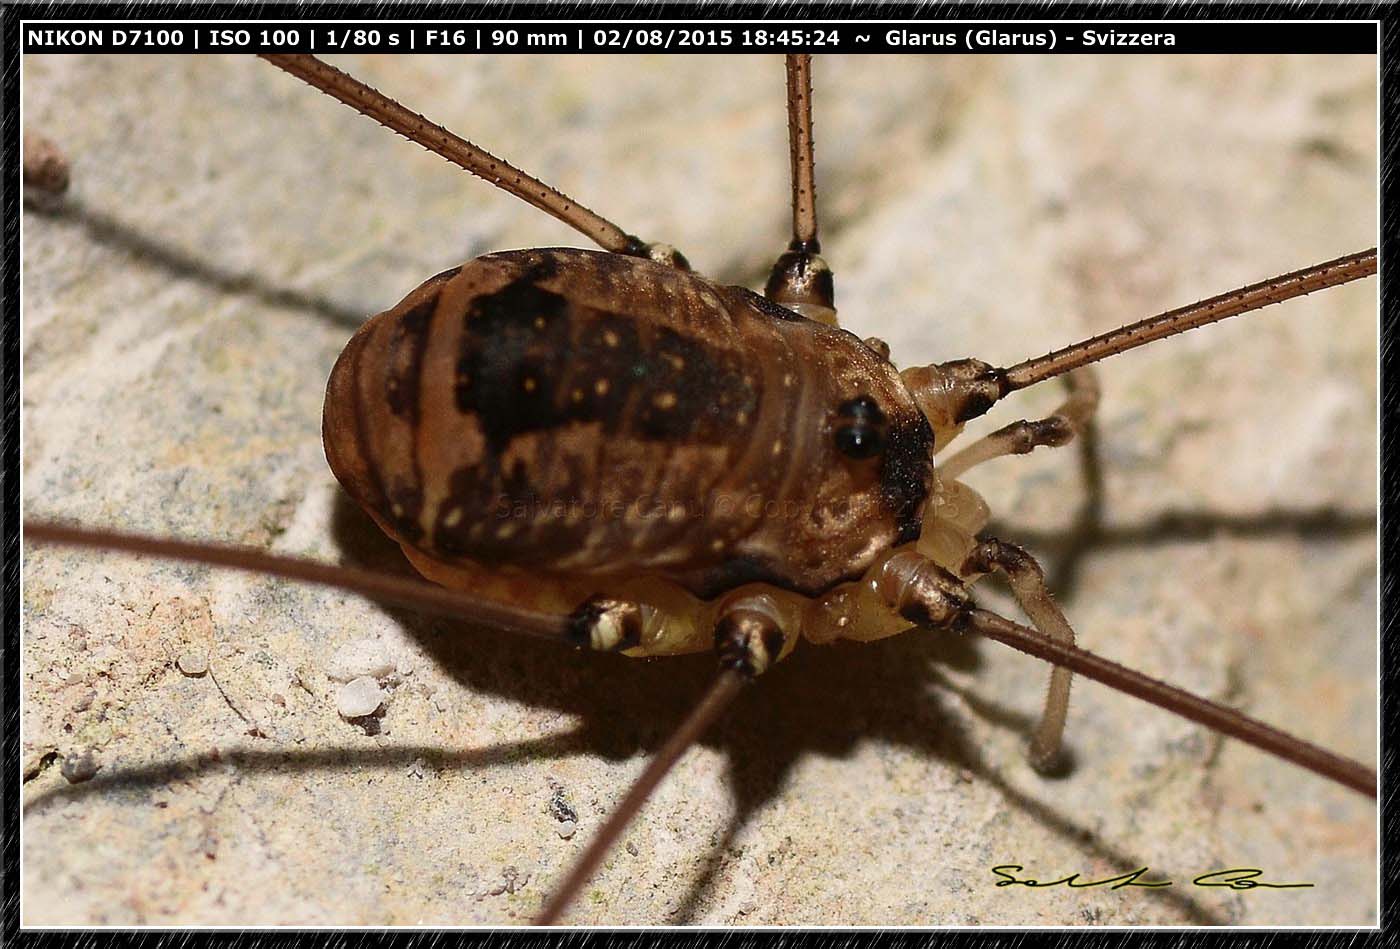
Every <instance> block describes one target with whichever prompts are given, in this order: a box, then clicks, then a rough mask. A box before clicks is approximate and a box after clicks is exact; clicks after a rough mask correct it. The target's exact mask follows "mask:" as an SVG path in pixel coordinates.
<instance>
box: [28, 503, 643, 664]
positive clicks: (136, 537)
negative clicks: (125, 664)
mask: <svg viewBox="0 0 1400 949" xmlns="http://www.w3.org/2000/svg"><path fill="white" fill-rule="evenodd" d="M22 533H23V537H24V540H25V542H26V543H41V544H61V545H64V546H69V547H91V548H96V549H98V550H116V551H122V552H125V553H131V554H141V555H144V556H148V557H163V558H166V559H170V560H186V561H192V562H194V563H203V564H209V565H210V566H214V567H231V568H233V569H235V570H249V571H252V572H254V573H265V574H269V575H271V576H274V577H283V578H285V579H288V580H297V581H300V582H302V583H316V584H321V585H322V586H330V587H336V588H338V589H341V590H348V591H350V592H351V593H358V594H360V595H362V596H367V597H370V598H371V599H376V600H381V601H383V602H386V603H393V604H395V605H398V606H407V607H410V608H412V609H416V610H423V611H425V612H429V613H437V614H440V615H443V616H455V617H458V618H460V619H465V620H469V621H471V622H474V623H481V624H483V625H486V626H492V627H496V628H499V629H504V630H507V631H510V632H518V633H526V634H529V635H532V636H543V637H545V638H549V639H559V640H565V641H577V640H582V643H581V644H587V643H588V641H589V639H590V633H591V631H590V629H589V628H588V627H589V626H590V625H592V624H593V623H594V622H595V621H601V620H603V619H604V618H606V619H607V620H609V621H612V622H616V619H615V618H616V616H617V612H616V610H615V609H610V610H607V611H606V612H605V611H602V610H597V609H594V610H591V611H588V612H586V613H585V612H584V611H582V610H581V611H580V612H579V613H578V614H575V615H574V616H563V615H558V614H554V613H543V612H539V611H536V610H526V609H520V608H518V607H513V606H506V605H504V604H500V603H495V602H492V601H490V600H485V599H482V598H481V597H478V596H475V595H473V594H470V593H463V592H460V591H458V590H448V589H445V588H443V587H440V586H438V585H436V584H433V583H428V582H426V581H422V580H407V579H404V578H402V577H395V576H391V575H389V574H384V573H376V572H375V571H372V570H361V569H359V568H356V567H339V566H335V565H334V564H327V563H318V562H317V561H314V560H306V559H304V558H301V557H284V556H280V555H278V554H269V553H267V552H266V551H263V550H258V549H257V548H254V547H235V546H233V545H230V544H208V543H198V542H190V541H179V540H165V539H163V538H159V537H146V536H143V535H141V534H127V533H121V532H117V531H107V530H90V529H87V528H82V527H70V526H68V525H65V524H55V523H51V522H48V521H38V520H27V521H25V522H24V527H23V531H22Z"/></svg>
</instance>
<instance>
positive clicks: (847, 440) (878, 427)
mask: <svg viewBox="0 0 1400 949" xmlns="http://www.w3.org/2000/svg"><path fill="white" fill-rule="evenodd" d="M833 434H834V436H835V438H836V448H837V450H839V451H840V452H841V453H842V454H843V455H845V456H846V457H848V458H857V459H859V458H873V457H875V456H876V455H878V454H879V453H880V452H882V451H884V449H885V413H884V412H881V411H880V406H879V405H877V404H876V403H875V400H874V399H872V398H870V396H868V395H861V396H857V397H856V398H854V399H851V400H850V401H849V402H842V403H841V404H840V405H839V406H837V408H836V426H835V430H834V433H833Z"/></svg>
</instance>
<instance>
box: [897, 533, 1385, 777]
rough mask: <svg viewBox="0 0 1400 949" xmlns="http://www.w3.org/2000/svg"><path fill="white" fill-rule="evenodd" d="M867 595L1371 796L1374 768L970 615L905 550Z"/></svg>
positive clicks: (940, 579) (957, 591)
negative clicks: (873, 592) (1061, 669)
mask: <svg viewBox="0 0 1400 949" xmlns="http://www.w3.org/2000/svg"><path fill="white" fill-rule="evenodd" d="M875 590H876V591H877V592H878V593H879V595H880V597H881V599H883V600H884V601H885V603H886V604H887V605H888V606H889V607H890V608H891V609H893V610H894V611H895V612H897V613H898V614H899V615H900V616H902V617H903V618H904V619H907V620H909V621H910V622H911V623H917V624H918V625H920V626H927V627H930V628H932V629H935V630H941V631H946V632H974V633H978V634H980V635H982V636H986V637H987V638H988V639H995V640H996V641H997V642H999V643H1002V644H1004V645H1007V646H1010V647H1011V648H1012V649H1017V650H1020V651H1021V652H1024V653H1027V654H1029V655H1032V656H1035V657H1037V658H1039V659H1044V660H1045V661H1047V662H1052V663H1054V664H1055V665H1057V666H1064V667H1065V668H1067V669H1069V670H1070V671H1072V672H1075V673H1077V674H1079V675H1082V676H1084V677H1085V678H1088V679H1094V680H1095V681H1098V682H1102V683H1103V684H1104V685H1107V686H1108V687H1110V688H1112V689H1117V690H1118V691H1119V692H1123V693H1125V694H1127V695H1131V696H1134V697H1135V698H1139V699H1141V700H1142V701H1144V702H1147V703H1148V704H1151V705H1155V706H1157V707H1158V708H1162V709H1165V710H1167V711H1168V712H1172V713H1174V714H1176V715H1179V716H1181V717H1182V718H1185V719H1188V720H1190V721H1193V722H1196V723H1197V724H1200V725H1204V726H1206V727H1207V728H1210V729H1213V730H1214V731H1217V732H1219V733H1220V734H1222V735H1225V736H1227V737H1230V738H1235V739H1238V740H1239V741H1242V742H1245V743H1246V744H1249V745H1253V746H1254V747H1256V748H1259V749H1261V750H1263V751H1266V752H1268V753H1270V754H1273V755H1277V756H1278V757H1280V758H1283V759H1284V760H1285V761H1291V762H1293V763H1294V764H1296V765H1298V766H1300V767H1302V768H1305V769H1307V770H1308V771H1311V772H1313V773H1314V774H1318V775H1321V776H1322V777H1324V778H1327V779H1329V780H1331V781H1336V782H1337V783H1338V784H1342V785H1345V786H1346V787H1349V788H1351V789H1352V790H1354V791H1357V792H1359V793H1361V794H1365V795H1366V796H1367V797H1371V798H1374V797H1375V796H1376V772H1375V770H1374V769H1372V768H1368V767H1366V766H1365V765H1363V764H1361V763H1360V762H1358V761H1353V760H1351V759H1350V758H1344V757H1342V756H1341V755H1335V754H1333V753H1332V752H1330V751H1327V750H1326V749H1324V748H1319V747H1318V746H1317V745H1314V744H1312V743H1311V742H1306V741H1303V740H1302V739H1301V738H1296V737H1294V736H1293V735H1289V734H1288V733H1286V732H1283V731H1280V730H1279V729H1277V728H1274V727H1272V726H1270V725H1266V724H1265V723H1264V722H1261V721H1259V720H1258V719H1256V718H1251V717H1249V716H1248V715H1245V714H1244V713H1242V712H1239V711H1237V710H1235V709H1232V708H1227V707H1225V706H1224V705H1221V704H1220V703H1218V702H1212V701H1210V700H1209V699H1205V698H1202V697H1200V696H1198V695H1193V694H1192V693H1190V692H1187V691H1186V690H1184V689H1178V688H1176V687H1175V686H1171V685H1168V684H1166V683H1165V682H1161V681H1158V680H1157V679H1153V678H1151V677H1150V676H1146V675H1143V674H1142V673H1141V672H1137V671H1135V670H1133V669H1129V668H1127V667H1126V666H1121V665H1119V664H1118V663H1116V662H1113V661H1112V660H1109V659H1104V658H1103V657H1102V656H1096V655H1094V654H1093V653H1091V652H1087V651H1085V650H1083V649H1080V648H1079V647H1077V646H1067V645H1065V644H1063V643H1060V642H1056V641H1055V640H1054V639H1051V638H1049V637H1047V636H1045V635H1044V634H1043V633H1041V632H1039V631H1038V630H1034V629H1030V628H1028V627H1025V626H1022V625H1020V624H1019V623H1013V622H1011V620H1009V619H1006V618H1005V617H1003V616H998V615H997V614H996V613H992V612H989V611H987V610H982V609H977V608H976V607H974V606H973V604H972V598H971V596H970V595H969V594H968V592H967V587H966V585H965V584H963V582H962V581H961V580H959V579H958V578H957V577H955V576H953V574H951V573H949V572H948V571H947V570H944V569H943V568H942V567H940V566H938V564H936V563H934V562H933V561H932V560H929V559H928V558H927V557H924V556H921V555H920V554H917V553H914V552H913V551H904V552H901V553H898V554H895V555H894V556H893V557H891V558H890V559H889V560H887V561H885V563H884V564H883V565H882V566H881V569H880V570H879V572H878V573H877V574H876V576H875Z"/></svg>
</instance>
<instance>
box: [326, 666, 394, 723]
mask: <svg viewBox="0 0 1400 949" xmlns="http://www.w3.org/2000/svg"><path fill="white" fill-rule="evenodd" d="M384 698H385V696H384V690H383V689H381V688H380V687H379V683H378V682H375V681H374V680H373V679H371V678H370V677H369V676H361V677H360V678H358V679H352V680H351V681H349V682H347V683H345V684H344V685H342V686H341V687H340V689H339V690H338V691H337V692H336V693H335V708H336V711H337V712H339V713H340V717H341V718H363V717H364V716H366V715H373V714H374V713H375V711H376V710H377V709H378V708H379V706H381V705H383V704H384Z"/></svg>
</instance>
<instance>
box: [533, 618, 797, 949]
mask: <svg viewBox="0 0 1400 949" xmlns="http://www.w3.org/2000/svg"><path fill="white" fill-rule="evenodd" d="M635 610H636V605H635V604H629V603H624V602H622V601H617V600H607V599H604V598H601V597H595V598H594V599H591V600H589V601H588V602H587V603H585V604H584V605H583V606H582V607H580V608H579V609H578V610H576V611H575V612H574V614H573V615H574V617H576V618H577V624H578V631H577V632H575V633H574V634H573V635H574V637H575V639H576V641H577V640H578V639H579V638H582V637H584V636H586V637H587V638H588V639H589V641H590V642H591V641H593V640H594V637H595V635H596V636H597V637H598V640H597V641H602V642H606V641H609V640H610V639H611V638H612V637H613V635H614V633H613V630H614V629H616V628H622V629H626V628H627V627H628V626H629V625H630V623H631V620H632V617H633V616H634V615H635V612H634V611H635ZM637 628H638V629H640V622H638V626H637ZM796 635H797V630H787V631H785V630H784V629H783V628H782V621H781V617H780V616H779V615H778V613H777V611H776V610H775V609H773V607H772V603H771V602H770V601H769V600H768V598H767V597H764V596H761V595H758V596H740V597H736V598H735V599H733V600H732V601H731V602H729V603H727V604H725V605H724V606H723V607H722V608H721V610H720V615H719V618H718V619H717V620H716V622H715V650H716V653H717V656H718V658H719V665H720V671H719V675H718V676H717V677H716V678H715V681H714V684H713V685H711V686H710V689H709V691H708V692H706V693H705V695H704V697H703V698H701V699H700V701H699V703H698V704H697V705H696V706H695V708H694V709H692V710H691V712H690V714H689V715H687V716H686V718H685V721H683V722H682V723H681V725H680V727H679V728H677V729H676V731H675V732H674V733H673V734H672V735H671V737H670V738H668V739H667V740H666V744H664V745H662V746H661V750H660V751H658V752H657V753H656V755H655V756H654V757H653V758H652V759H651V761H649V762H647V766H646V768H645V770H643V771H642V774H641V776H640V777H639V778H637V780H636V782H634V783H633V785H632V787H631V788H629V789H628V791H627V795H626V796H625V797H624V798H623V799H622V802H621V803H620V804H618V805H617V808H616V809H615V810H614V811H613V812H612V813H611V814H610V815H608V819H607V821H606V822H604V824H603V826H602V827H601V828H600V829H599V830H598V834H597V836H595V837H594V838H593V839H592V840H591V841H589V842H588V847H587V848H586V849H585V850H584V852H583V854H582V855H581V856H580V857H579V859H578V862H577V863H575V864H574V866H573V869H571V870H570V871H569V874H568V876H566V877H565V878H564V882H563V883H561V884H560V885H559V886H558V888H557V889H555V891H554V892H553V893H552V894H551V895H550V897H549V899H548V900H547V901H546V903H545V905H544V908H543V909H541V910H540V915H539V916H538V917H537V918H536V920H535V922H536V924H537V925H540V926H551V925H554V924H555V923H557V922H558V921H559V917H560V916H561V915H563V913H564V910H566V909H568V908H569V904H571V903H572V902H573V901H574V898H575V897H576V896H577V895H578V893H579V891H580V890H582V889H583V887H584V884H586V883H587V882H588V881H589V879H590V878H592V876H593V874H594V873H595V872H596V871H597V869H598V865H599V864H601V863H602V862H603V858H604V857H606V856H607V855H608V853H609V851H611V850H612V847H613V845H614V844H615V843H616V842H617V839H618V837H620V836H622V832H623V831H624V830H626V829H627V825H628V824H630V823H631V822H632V818H634V817H636V816H637V813H638V812H639V811H640V810H641V809H642V806H643V805H644V804H646V802H647V799H648V798H649V797H651V794H652V792H653V791H655V790H656V788H657V786H658V785H660V784H661V781H662V779H663V778H665V777H666V775H667V774H668V773H670V770H671V768H672V767H673V766H674V765H675V764H676V762H677V761H679V760H680V758H681V755H683V754H685V752H686V750H687V749H688V748H690V746H691V745H693V744H694V743H695V742H696V741H697V740H698V739H699V738H700V736H701V735H703V734H704V733H705V731H706V730H707V729H708V728H709V727H710V725H712V724H713V723H714V722H715V720H716V719H718V718H719V717H720V715H721V714H723V712H724V710H725V709H727V708H728V707H729V705H730V703H731V702H733V701H734V699H735V697H736V696H738V694H739V692H740V691H742V690H743V687H744V686H745V685H746V684H747V683H748V682H749V681H751V680H752V679H753V678H754V677H755V676H757V675H761V674H762V673H763V671H764V670H766V669H767V668H768V667H769V666H770V665H771V664H772V663H774V662H776V661H777V660H778V658H779V657H780V656H781V655H782V654H783V650H784V647H785V646H786V645H790V641H791V640H792V639H795V637H796ZM614 648H616V647H614Z"/></svg>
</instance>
